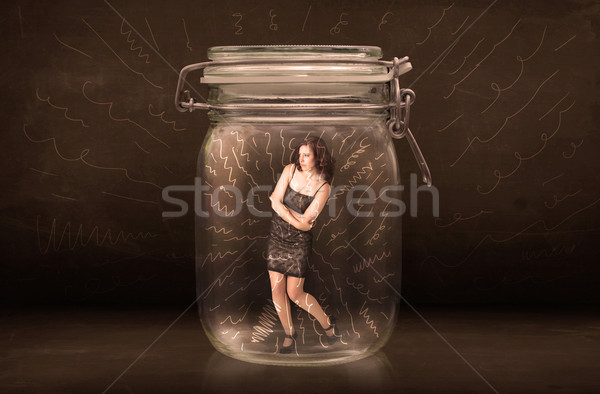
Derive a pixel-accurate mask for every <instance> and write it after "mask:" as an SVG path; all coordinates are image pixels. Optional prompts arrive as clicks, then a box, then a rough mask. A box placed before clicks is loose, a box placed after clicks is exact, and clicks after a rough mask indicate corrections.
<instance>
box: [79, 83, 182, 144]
mask: <svg viewBox="0 0 600 394" xmlns="http://www.w3.org/2000/svg"><path fill="white" fill-rule="evenodd" d="M89 83H92V81H85V82H84V83H83V85H82V87H81V93H82V94H83V97H85V98H86V100H88V101H89V102H90V103H92V104H96V105H108V116H109V118H111V119H112V120H114V121H115V122H128V123H131V124H132V125H134V126H137V127H138V128H140V129H141V130H143V131H144V132H145V133H146V134H148V135H149V136H150V137H152V138H153V139H154V140H155V141H157V142H160V143H161V144H163V145H164V146H166V147H167V148H170V146H169V145H167V143H165V142H164V141H162V140H160V139H159V138H157V137H156V136H155V135H154V134H152V133H151V132H150V131H148V130H147V129H146V128H145V127H143V126H142V125H140V124H139V123H137V122H134V121H133V120H131V119H129V118H115V117H114V116H113V114H112V107H113V104H114V103H113V102H112V101H108V102H105V103H103V102H100V101H95V100H92V99H91V98H90V97H89V96H88V95H87V93H86V92H85V87H86V86H87V84H89Z"/></svg>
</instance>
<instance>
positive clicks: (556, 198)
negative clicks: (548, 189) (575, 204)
mask: <svg viewBox="0 0 600 394" xmlns="http://www.w3.org/2000/svg"><path fill="white" fill-rule="evenodd" d="M582 191H583V189H579V190H577V191H576V192H575V193H570V194H565V195H564V196H563V197H561V198H558V196H557V195H556V194H555V195H554V196H553V197H554V202H553V203H552V204H548V202H547V201H544V206H545V207H546V208H548V209H554V208H556V206H557V205H558V203H559V202H563V201H565V200H566V199H567V198H570V197H575V196H576V195H578V194H579V193H581V192H582Z"/></svg>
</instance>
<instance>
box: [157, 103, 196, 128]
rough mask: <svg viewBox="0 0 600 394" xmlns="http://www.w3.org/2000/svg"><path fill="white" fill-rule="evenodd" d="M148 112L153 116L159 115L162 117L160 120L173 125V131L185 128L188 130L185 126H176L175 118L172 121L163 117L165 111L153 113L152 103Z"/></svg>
mask: <svg viewBox="0 0 600 394" xmlns="http://www.w3.org/2000/svg"><path fill="white" fill-rule="evenodd" d="M148 113H149V114H150V115H151V116H155V117H159V118H160V120H161V121H162V122H163V123H166V124H170V125H172V128H173V131H183V130H187V129H186V128H185V127H184V128H180V129H178V128H177V127H175V121H174V120H171V121H167V120H165V118H164V117H163V116H164V115H165V111H162V112H161V113H160V114H154V113H152V104H148Z"/></svg>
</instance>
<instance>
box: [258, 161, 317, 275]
mask: <svg viewBox="0 0 600 394" xmlns="http://www.w3.org/2000/svg"><path fill="white" fill-rule="evenodd" d="M295 172H296V171H295V169H294V173H295ZM293 177H294V175H293V174H292V178H293ZM325 183H327V182H325ZM325 183H323V185H325ZM323 185H321V186H320V187H319V189H317V191H316V192H315V194H314V195H312V196H307V195H306V194H302V193H298V192H297V191H295V190H294V189H292V188H291V187H290V185H288V187H287V189H286V191H285V195H284V197H283V204H284V205H285V206H287V207H288V208H289V209H291V210H294V211H296V212H298V213H299V214H304V212H305V211H306V209H307V208H308V207H309V206H310V204H311V203H312V201H313V200H314V198H315V195H316V194H317V192H318V191H319V190H320V189H321V187H323ZM311 251H312V233H311V232H310V230H309V231H302V230H298V229H297V228H296V227H294V226H292V225H291V224H289V223H287V222H286V221H284V220H283V219H282V218H281V217H280V216H279V215H278V214H277V213H274V216H273V220H272V221H271V230H270V231H269V239H268V243H267V269H268V270H269V271H276V272H279V273H281V274H284V275H290V276H295V277H297V278H304V277H305V276H306V270H307V268H308V260H309V258H310V254H311Z"/></svg>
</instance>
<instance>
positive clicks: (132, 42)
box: [119, 18, 150, 64]
mask: <svg viewBox="0 0 600 394" xmlns="http://www.w3.org/2000/svg"><path fill="white" fill-rule="evenodd" d="M124 26H125V18H123V21H122V22H121V28H120V30H119V32H120V33H121V35H127V37H125V41H127V43H128V44H130V45H129V49H130V50H131V51H132V52H135V51H137V56H138V57H139V58H145V59H146V64H147V63H150V55H149V54H147V53H143V52H142V51H143V48H142V46H141V45H140V46H137V47H135V48H134V47H133V46H134V45H135V38H131V33H132V32H133V30H132V29H129V31H123V27H124Z"/></svg>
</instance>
